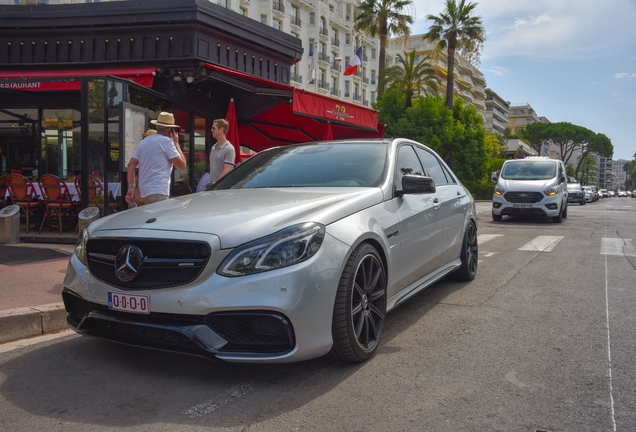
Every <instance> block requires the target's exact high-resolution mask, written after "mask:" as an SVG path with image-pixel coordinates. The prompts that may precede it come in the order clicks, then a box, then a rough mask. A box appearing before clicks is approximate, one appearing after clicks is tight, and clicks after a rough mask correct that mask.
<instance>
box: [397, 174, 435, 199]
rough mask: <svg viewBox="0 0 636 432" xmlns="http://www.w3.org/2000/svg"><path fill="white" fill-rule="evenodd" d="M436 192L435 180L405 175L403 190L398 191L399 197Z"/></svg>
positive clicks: (403, 177)
mask: <svg viewBox="0 0 636 432" xmlns="http://www.w3.org/2000/svg"><path fill="white" fill-rule="evenodd" d="M434 192H435V180H433V179H432V178H430V177H426V176H422V175H416V174H405V175H404V176H402V190H398V191H397V193H398V196H402V195H407V194H421V193H434Z"/></svg>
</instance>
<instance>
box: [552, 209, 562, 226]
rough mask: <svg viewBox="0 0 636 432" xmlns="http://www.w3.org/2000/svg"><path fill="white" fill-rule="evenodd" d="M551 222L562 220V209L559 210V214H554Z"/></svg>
mask: <svg viewBox="0 0 636 432" xmlns="http://www.w3.org/2000/svg"><path fill="white" fill-rule="evenodd" d="M552 222H554V223H561V222H563V209H560V210H559V214H558V215H557V216H554V217H553V218H552Z"/></svg>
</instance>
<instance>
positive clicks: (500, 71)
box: [488, 66, 510, 76]
mask: <svg viewBox="0 0 636 432" xmlns="http://www.w3.org/2000/svg"><path fill="white" fill-rule="evenodd" d="M488 72H490V73H491V74H493V75H495V76H506V75H509V74H510V70H509V69H507V68H505V67H501V66H492V67H490V68H489V69H488Z"/></svg>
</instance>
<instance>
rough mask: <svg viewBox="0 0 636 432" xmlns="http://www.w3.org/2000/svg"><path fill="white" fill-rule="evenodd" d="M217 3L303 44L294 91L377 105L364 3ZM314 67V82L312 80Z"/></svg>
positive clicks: (374, 55) (61, 0)
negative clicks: (361, 22) (362, 27)
mask: <svg viewBox="0 0 636 432" xmlns="http://www.w3.org/2000/svg"><path fill="white" fill-rule="evenodd" d="M104 1H105V0H0V4H70V3H98V2H104ZM106 1H112V0H106ZM115 1H117V0H115ZM121 1H125V0H121ZM212 3H216V4H219V5H221V6H223V7H225V8H228V9H230V10H233V11H234V12H237V13H239V14H241V15H243V16H246V17H249V18H251V19H254V20H256V21H259V22H261V23H263V24H266V25H268V26H271V27H273V28H275V29H277V30H280V31H283V32H285V33H287V34H291V35H293V36H295V37H297V38H298V39H300V40H301V41H302V46H303V48H304V53H303V56H302V58H300V59H298V62H297V63H296V64H295V65H294V66H292V70H291V77H290V78H291V80H290V84H291V85H292V86H294V87H298V88H303V89H306V90H311V91H315V92H317V93H320V94H323V95H329V96H334V97H338V98H341V99H344V100H346V101H348V102H353V103H356V104H360V105H364V106H371V104H372V103H374V102H375V99H376V95H377V79H378V68H379V63H378V57H379V39H378V38H372V37H369V36H368V35H364V34H360V33H358V32H354V30H353V25H354V18H355V15H356V14H357V10H356V5H357V4H359V1H358V0H215V1H212ZM360 46H362V59H361V60H362V65H361V67H359V68H358V73H357V74H355V75H350V76H343V74H342V73H343V71H344V70H345V68H346V67H347V65H348V64H349V61H350V59H351V58H352V57H353V55H354V54H355V52H356V50H357V49H358V48H359V47H360ZM392 61H393V57H392V55H391V54H390V53H388V52H387V64H390V63H391V62H392ZM312 65H313V68H314V69H313V70H314V72H313V74H312V75H313V79H312V78H311V77H310V76H309V75H310V68H311V67H312Z"/></svg>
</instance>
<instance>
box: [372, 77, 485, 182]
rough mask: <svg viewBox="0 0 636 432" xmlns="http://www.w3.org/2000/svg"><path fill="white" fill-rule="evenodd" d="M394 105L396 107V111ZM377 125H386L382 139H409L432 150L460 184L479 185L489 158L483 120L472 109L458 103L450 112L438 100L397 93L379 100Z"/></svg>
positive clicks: (389, 94)
mask: <svg viewBox="0 0 636 432" xmlns="http://www.w3.org/2000/svg"><path fill="white" fill-rule="evenodd" d="M396 105H399V107H397V108H396ZM376 108H378V109H379V110H380V117H379V121H380V122H382V123H385V124H386V129H385V135H386V136H395V137H404V138H409V139H412V140H414V141H418V142H421V143H422V144H425V145H427V146H429V147H430V148H432V149H433V150H435V151H436V152H437V154H439V155H440V157H442V159H444V161H445V162H446V163H447V164H448V165H449V166H450V167H451V168H452V169H453V171H454V172H455V174H457V176H458V177H459V178H460V179H461V180H462V181H464V180H472V181H482V180H483V179H484V178H486V175H487V173H486V168H487V166H488V161H489V160H490V159H491V156H490V155H489V154H488V151H489V150H488V149H487V147H486V130H485V129H484V126H483V120H482V118H481V116H480V115H479V113H477V111H476V110H475V107H474V106H472V105H468V106H464V103H463V101H462V100H461V99H458V100H457V101H456V102H455V104H454V105H453V110H452V111H449V110H448V109H447V108H446V106H445V104H444V100H443V99H442V98H441V97H434V96H427V97H416V98H414V99H413V106H412V107H410V108H407V107H406V96H405V95H404V94H403V93H401V92H400V91H399V90H397V89H393V90H387V91H386V92H385V93H384V94H383V95H382V96H380V97H378V102H377V104H376Z"/></svg>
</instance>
